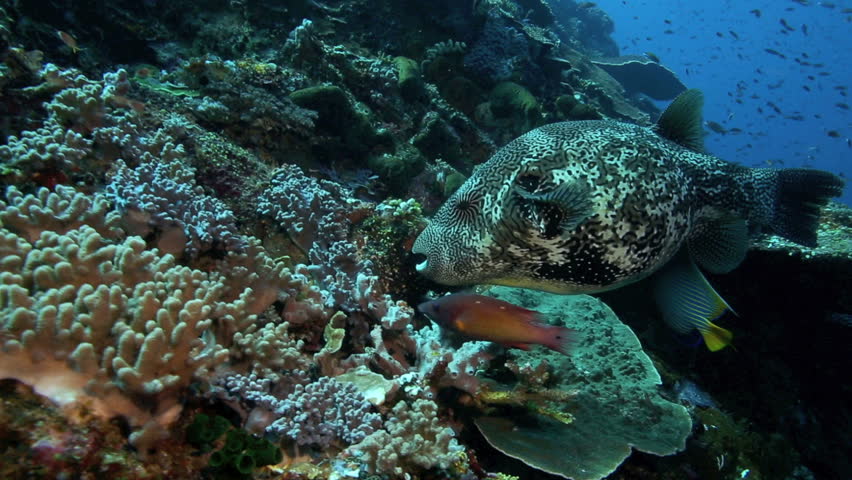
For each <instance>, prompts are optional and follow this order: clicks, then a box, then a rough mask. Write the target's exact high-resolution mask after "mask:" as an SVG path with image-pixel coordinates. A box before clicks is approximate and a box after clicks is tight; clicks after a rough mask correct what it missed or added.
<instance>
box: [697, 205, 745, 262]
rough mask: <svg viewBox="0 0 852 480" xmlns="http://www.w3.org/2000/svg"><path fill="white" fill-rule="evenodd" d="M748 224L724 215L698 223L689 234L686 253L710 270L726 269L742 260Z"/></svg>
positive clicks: (740, 219)
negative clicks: (721, 217) (698, 226)
mask: <svg viewBox="0 0 852 480" xmlns="http://www.w3.org/2000/svg"><path fill="white" fill-rule="evenodd" d="M747 251H748V225H746V221H745V219H742V218H737V217H727V218H723V219H719V220H715V221H712V222H709V223H706V224H704V225H702V226H701V227H700V228H697V229H696V231H695V232H694V233H693V235H691V236H690V237H689V254H690V255H691V256H692V258H694V259H695V261H696V262H697V263H698V264H699V265H701V266H702V267H704V268H706V269H707V270H708V271H710V272H712V273H728V272H730V271H731V270H733V269H735V268H737V266H738V265H739V264H740V263H742V261H743V260H745V257H746V252H747Z"/></svg>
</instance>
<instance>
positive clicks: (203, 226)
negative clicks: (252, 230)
mask: <svg viewBox="0 0 852 480" xmlns="http://www.w3.org/2000/svg"><path fill="white" fill-rule="evenodd" d="M194 175H195V172H194V170H193V169H192V168H191V167H188V166H186V165H183V164H181V163H180V162H178V161H174V162H168V163H163V162H146V163H141V164H140V165H139V166H137V167H136V168H133V169H131V168H129V167H127V166H126V165H125V164H124V162H122V161H118V167H117V169H116V171H115V174H114V175H113V177H112V181H111V182H110V183H109V185H107V188H106V192H107V195H108V196H109V197H110V199H111V200H112V201H113V202H114V203H115V205H116V208H117V209H119V210H120V211H123V212H125V223H126V225H125V226H126V227H127V228H128V230H130V232H131V233H133V234H135V235H142V236H145V235H147V234H149V233H151V232H152V231H160V232H161V233H162V234H163V235H162V236H161V238H160V240H161V243H162V242H168V241H170V240H171V243H173V244H172V245H165V244H161V245H158V246H159V247H160V248H161V249H163V250H165V251H170V252H179V251H181V250H183V249H184V248H186V251H187V253H189V254H190V255H195V254H197V253H198V252H200V251H206V250H211V249H213V248H214V247H221V248H223V249H225V250H229V251H236V250H241V249H242V248H243V246H244V242H245V239H244V238H243V237H242V236H241V235H240V234H239V233H237V227H236V219H235V217H234V213H233V212H232V211H231V210H230V209H229V208H228V207H227V206H226V205H225V204H224V203H223V202H222V201H220V200H219V199H216V198H213V197H211V196H209V195H205V194H204V193H202V192H201V189H200V187H198V186H197V185H196V183H195V177H194ZM181 243H182V244H181Z"/></svg>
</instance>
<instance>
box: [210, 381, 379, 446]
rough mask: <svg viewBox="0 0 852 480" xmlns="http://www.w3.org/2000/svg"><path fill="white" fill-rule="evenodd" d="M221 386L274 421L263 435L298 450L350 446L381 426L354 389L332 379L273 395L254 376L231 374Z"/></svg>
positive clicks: (352, 386)
mask: <svg viewBox="0 0 852 480" xmlns="http://www.w3.org/2000/svg"><path fill="white" fill-rule="evenodd" d="M300 375H302V377H303V374H300ZM225 385H226V388H227V389H228V391H229V392H231V393H232V394H234V395H237V396H239V397H241V398H243V399H245V400H248V401H250V402H253V403H254V404H255V406H256V407H257V408H261V409H265V410H268V411H270V412H272V413H273V415H274V416H275V417H277V419H276V420H275V421H273V422H272V423H271V424H270V425H268V426H267V427H266V431H267V433H272V434H275V435H278V436H280V437H287V438H290V439H291V440H293V441H294V442H296V443H297V444H298V445H316V446H319V447H322V448H327V447H328V446H330V445H332V444H335V445H338V446H346V445H352V444H355V443H358V442H360V441H362V440H364V438H366V437H367V435H369V434H371V433H373V432H374V431H376V430H378V429H380V428H381V427H382V417H381V415H379V414H378V413H375V412H373V411H372V410H373V406H372V404H370V402H368V401H367V399H366V398H365V397H364V395H362V394H361V392H360V391H359V390H358V388H357V387H355V385H353V384H351V383H343V382H339V381H337V380H335V379H334V378H331V377H321V378H320V379H318V380H317V381H314V382H309V383H302V382H299V383H295V384H291V385H290V386H288V387H286V388H284V390H289V392H287V393H283V394H277V395H276V394H273V393H270V392H269V389H270V382H269V381H268V380H264V379H258V378H257V377H256V376H254V375H251V376H248V377H245V376H242V375H233V376H231V377H229V378H228V379H227V380H226V381H225ZM279 389H281V388H280V387H279Z"/></svg>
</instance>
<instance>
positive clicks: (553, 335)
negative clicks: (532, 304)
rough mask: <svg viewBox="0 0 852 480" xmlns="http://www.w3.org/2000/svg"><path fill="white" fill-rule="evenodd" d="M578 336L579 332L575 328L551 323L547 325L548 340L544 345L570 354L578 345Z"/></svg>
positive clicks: (564, 353)
mask: <svg viewBox="0 0 852 480" xmlns="http://www.w3.org/2000/svg"><path fill="white" fill-rule="evenodd" d="M578 337H579V332H578V331H577V330H574V329H573V328H568V327H559V326H554V325H550V326H548V327H547V338H546V342H544V343H542V345H544V346H545V347H547V348H549V349H551V350H553V351H556V352H559V353H561V354H562V355H570V354H571V351H572V350H573V349H574V346H575V345H577V341H578V339H579V338H578Z"/></svg>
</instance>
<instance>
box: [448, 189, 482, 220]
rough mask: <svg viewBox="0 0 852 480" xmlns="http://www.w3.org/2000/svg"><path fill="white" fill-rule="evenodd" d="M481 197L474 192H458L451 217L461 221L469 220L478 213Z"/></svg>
mask: <svg viewBox="0 0 852 480" xmlns="http://www.w3.org/2000/svg"><path fill="white" fill-rule="evenodd" d="M481 204H482V197H481V196H480V195H479V194H478V193H477V192H476V191H475V190H468V191H466V192H459V194H458V195H457V196H456V201H455V203H454V204H453V216H455V217H456V218H457V219H459V220H461V221H467V220H471V219H473V218H474V217H476V215H477V214H478V213H479V210H480V208H481Z"/></svg>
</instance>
